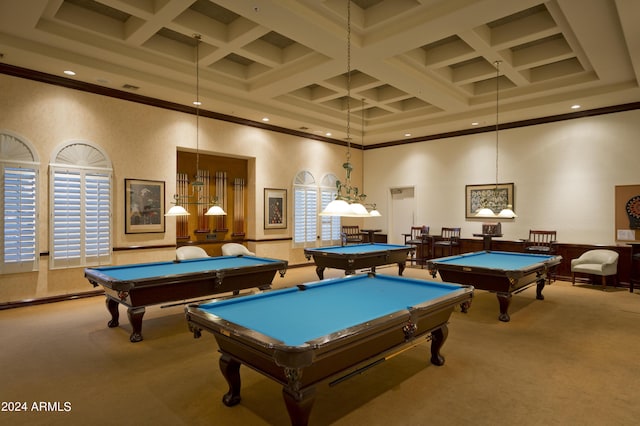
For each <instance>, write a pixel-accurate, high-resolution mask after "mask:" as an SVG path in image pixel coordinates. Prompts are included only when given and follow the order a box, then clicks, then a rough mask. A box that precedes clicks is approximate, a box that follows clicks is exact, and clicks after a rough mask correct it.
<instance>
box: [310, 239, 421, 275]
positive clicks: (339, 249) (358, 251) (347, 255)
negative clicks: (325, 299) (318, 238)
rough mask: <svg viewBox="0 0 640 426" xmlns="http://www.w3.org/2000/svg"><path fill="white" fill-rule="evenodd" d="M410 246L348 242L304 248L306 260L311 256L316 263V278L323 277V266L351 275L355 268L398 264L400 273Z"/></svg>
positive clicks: (374, 268) (411, 248)
mask: <svg viewBox="0 0 640 426" xmlns="http://www.w3.org/2000/svg"><path fill="white" fill-rule="evenodd" d="M411 250H413V247H411V246H403V245H396V244H382V243H366V244H348V245H345V246H331V247H319V248H308V249H305V250H304V255H305V257H306V258H307V260H310V259H311V258H312V257H313V261H314V262H315V264H316V273H317V274H318V278H320V279H323V278H324V270H325V268H335V269H343V270H344V271H345V274H347V275H351V274H354V273H355V272H356V270H357V269H364V268H371V271H372V272H375V271H376V266H382V265H389V264H391V263H397V264H398V275H402V272H403V271H404V268H405V264H406V261H407V257H408V255H409V252H410V251H411Z"/></svg>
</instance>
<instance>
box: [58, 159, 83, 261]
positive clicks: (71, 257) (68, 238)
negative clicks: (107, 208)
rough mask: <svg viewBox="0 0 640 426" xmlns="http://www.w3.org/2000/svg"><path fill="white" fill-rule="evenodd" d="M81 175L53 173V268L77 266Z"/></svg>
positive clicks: (72, 172) (70, 172)
mask: <svg viewBox="0 0 640 426" xmlns="http://www.w3.org/2000/svg"><path fill="white" fill-rule="evenodd" d="M81 189H82V176H81V174H80V172H76V171H62V170H60V171H58V170H56V171H54V172H53V230H52V235H53V239H52V244H53V252H52V253H51V259H52V267H65V266H67V267H68V266H80V264H81V263H80V261H81V259H80V254H81V241H82V240H81V237H82V235H81V234H82V204H81V203H82V191H81Z"/></svg>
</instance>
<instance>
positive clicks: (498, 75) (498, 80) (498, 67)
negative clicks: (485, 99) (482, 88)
mask: <svg viewBox="0 0 640 426" xmlns="http://www.w3.org/2000/svg"><path fill="white" fill-rule="evenodd" d="M495 65H496V191H497V189H498V128H499V127H498V123H499V121H498V105H499V103H498V102H499V100H500V98H499V96H500V61H496V62H495Z"/></svg>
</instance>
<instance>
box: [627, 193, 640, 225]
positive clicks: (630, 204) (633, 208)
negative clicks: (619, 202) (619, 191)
mask: <svg viewBox="0 0 640 426" xmlns="http://www.w3.org/2000/svg"><path fill="white" fill-rule="evenodd" d="M627 214H628V215H629V217H632V218H635V219H640V195H636V196H635V197H632V198H631V199H630V200H629V201H627Z"/></svg>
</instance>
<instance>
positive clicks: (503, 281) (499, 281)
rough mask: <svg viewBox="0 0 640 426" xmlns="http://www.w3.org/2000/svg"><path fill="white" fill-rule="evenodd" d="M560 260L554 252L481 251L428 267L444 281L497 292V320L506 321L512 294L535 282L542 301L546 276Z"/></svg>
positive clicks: (437, 260) (428, 263)
mask: <svg viewBox="0 0 640 426" xmlns="http://www.w3.org/2000/svg"><path fill="white" fill-rule="evenodd" d="M561 260H562V256H554V255H543V254H529V253H515V252H502V251H478V252H473V253H464V254H461V255H457V256H449V257H442V258H439V259H431V260H429V261H428V262H427V268H428V269H429V271H430V273H431V275H432V276H433V277H435V276H436V274H437V273H440V277H441V278H442V280H443V281H448V282H454V283H461V284H469V285H472V286H473V287H474V288H476V289H479V290H488V291H492V292H495V293H496V295H497V297H498V303H499V305H500V315H499V316H498V319H499V320H500V321H504V322H507V321H509V320H510V316H509V313H508V310H509V304H510V303H511V296H512V294H514V293H518V292H520V291H522V290H524V289H525V288H527V287H529V286H530V285H533V284H536V285H537V287H536V298H537V299H539V300H543V299H544V296H543V295H542V290H543V289H544V285H545V281H546V278H547V275H548V274H549V271H550V269H552V268H553V267H555V266H557V265H558V264H559V263H560V261H561Z"/></svg>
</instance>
